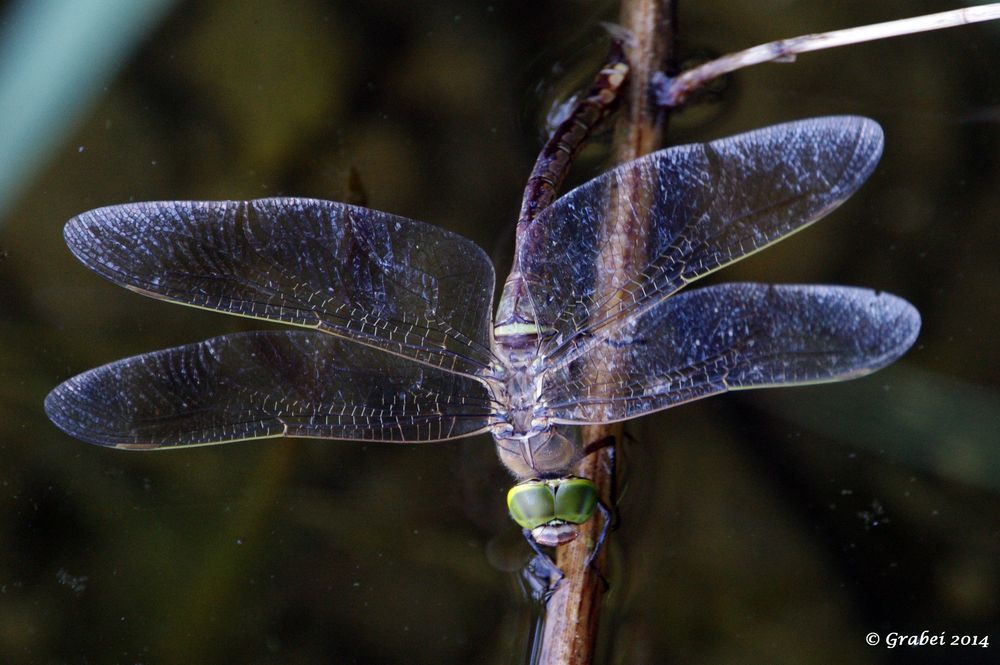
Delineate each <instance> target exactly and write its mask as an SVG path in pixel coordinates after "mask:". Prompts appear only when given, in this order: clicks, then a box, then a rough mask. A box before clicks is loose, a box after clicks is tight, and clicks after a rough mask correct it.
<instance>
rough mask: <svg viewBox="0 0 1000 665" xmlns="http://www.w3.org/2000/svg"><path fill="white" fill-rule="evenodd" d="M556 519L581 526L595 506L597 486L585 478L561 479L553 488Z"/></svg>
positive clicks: (592, 512)
mask: <svg viewBox="0 0 1000 665" xmlns="http://www.w3.org/2000/svg"><path fill="white" fill-rule="evenodd" d="M555 491H556V502H555V517H556V519H559V520H563V521H564V522H570V523H571V524H583V523H584V522H586V521H587V520H589V519H590V516H591V515H593V514H594V508H595V507H596V506H597V485H595V484H594V483H593V482H591V481H590V480H587V479H586V478H563V479H562V480H561V481H560V482H559V483H558V484H556V487H555Z"/></svg>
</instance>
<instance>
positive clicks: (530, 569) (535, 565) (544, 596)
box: [521, 529, 566, 603]
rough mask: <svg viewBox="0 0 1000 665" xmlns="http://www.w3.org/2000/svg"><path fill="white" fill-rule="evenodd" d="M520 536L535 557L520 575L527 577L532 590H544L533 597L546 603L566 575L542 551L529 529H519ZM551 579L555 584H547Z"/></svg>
mask: <svg viewBox="0 0 1000 665" xmlns="http://www.w3.org/2000/svg"><path fill="white" fill-rule="evenodd" d="M521 534H522V535H523V536H524V539H525V540H527V541H528V546H529V547H531V551H533V552H534V553H535V557H534V558H533V559H532V560H531V562H529V563H528V565H526V566H525V567H524V569H523V570H522V574H524V575H527V576H529V584H530V585H531V587H532V588H533V589H544V591H542V592H541V593H538V592H537V591H536V592H535V593H534V595H535V598H536V599H539V600H542V601H543V602H546V603H547V602H548V600H549V598H550V597H552V594H554V593H555V592H556V589H558V588H559V585H560V584H561V583H562V581H563V579H564V578H565V577H566V574H565V573H564V572H563V571H562V569H561V568H559V566H557V565H556V562H555V561H553V560H552V557H550V556H549V555H548V554H546V553H545V552H543V551H542V548H541V547H540V546H539V545H538V543H537V542H535V539H534V538H533V537H532V535H531V530H530V529H521ZM552 577H555V578H556V581H555V584H550V583H549V580H550V579H551V578H552Z"/></svg>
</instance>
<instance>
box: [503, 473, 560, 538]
mask: <svg viewBox="0 0 1000 665" xmlns="http://www.w3.org/2000/svg"><path fill="white" fill-rule="evenodd" d="M507 509H508V510H509V511H510V516H511V518H512V519H513V520H514V521H515V522H517V523H518V525H520V526H521V527H522V528H524V529H534V528H535V527H538V526H542V525H543V524H547V523H549V522H551V521H552V520H554V519H555V518H556V496H555V492H553V490H552V488H551V487H549V485H548V483H546V482H545V481H542V480H529V481H527V482H523V483H520V484H518V485H514V486H513V487H511V488H510V491H509V492H507Z"/></svg>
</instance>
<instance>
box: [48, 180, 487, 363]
mask: <svg viewBox="0 0 1000 665" xmlns="http://www.w3.org/2000/svg"><path fill="white" fill-rule="evenodd" d="M65 236H66V242H67V244H68V245H69V247H70V249H71V250H72V251H73V253H74V254H75V255H76V256H77V258H79V259H80V260H81V261H82V262H83V263H84V264H86V265H87V266H88V267H90V268H91V269H93V270H94V271H96V272H97V273H98V274H100V275H101V276H103V277H106V278H107V279H110V280H111V281H113V282H115V283H117V284H120V285H122V286H125V287H126V288H129V289H132V290H134V291H138V292H140V293H143V294H145V295H149V296H153V297H155V298H161V299H164V300H169V301H172V302H178V303H182V304H187V305H194V306H196V307H203V308H207V309H213V310H219V311H222V312H228V313H230V314H238V315H242V316H249V317H253V318H259V319H267V320H271V321H279V322H283V323H290V324H294V325H299V326H306V327H312V328H318V329H320V330H323V331H324V332H327V333H331V334H333V335H337V336H340V337H346V338H349V339H352V340H354V341H358V342H361V343H363V344H367V345H369V346H373V347H377V348H380V349H382V350H385V351H389V352H390V353H395V354H398V355H402V356H405V357H408V358H412V359H414V360H417V361H419V362H423V363H427V364H430V365H434V366H437V367H442V368H444V369H446V370H449V371H454V372H457V373H461V374H466V375H470V376H471V375H474V374H475V373H476V372H477V370H480V369H482V368H483V367H485V366H487V365H488V364H489V360H490V352H489V323H490V311H489V310H490V305H491V303H492V298H493V282H494V274H493V266H492V264H491V263H490V260H489V258H488V257H487V256H486V255H485V254H484V253H483V251H482V250H481V249H479V247H477V246H476V245H475V244H474V243H473V242H471V241H469V240H466V239H465V238H462V237H461V236H458V235H455V234H453V233H449V232H447V231H445V230H443V229H439V228H437V227H434V226H430V225H428V224H422V223H420V222H416V221H413V220H409V219H405V218H402V217H396V216H394V215H389V214H386V213H382V212H378V211H375V210H369V209H367V208H360V207H357V206H350V205H345V204H341V203H334V202H332V201H319V200H313V199H294V198H276V199H260V200H256V201H206V202H197V201H194V202H185V201H171V202H153V203H132V204H125V205H118V206H111V207H107V208H99V209H97V210H92V211H90V212H87V213H84V214H82V215H80V216H78V217H75V218H74V219H72V220H70V222H69V223H68V224H67V225H66V230H65Z"/></svg>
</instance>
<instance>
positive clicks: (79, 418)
mask: <svg viewBox="0 0 1000 665" xmlns="http://www.w3.org/2000/svg"><path fill="white" fill-rule="evenodd" d="M45 408H46V411H47V413H48V415H49V417H50V418H51V419H52V420H53V421H54V422H55V423H56V424H57V425H58V426H59V427H60V428H61V429H63V430H64V431H66V432H67V433H69V434H71V435H73V436H76V437H78V438H81V439H83V440H85V441H89V442H91V443H97V444H100V445H105V446H113V447H122V448H159V447H171V446H192V445H205V444H212V443H226V442H230V441H240V440H246V439H258V438H268V437H276V436H283V435H284V436H298V437H319V438H335V439H353V440H364V441H393V442H425V441H435V440H442V439H450V438H458V437H462V436H469V435H472V434H475V433H477V432H480V431H483V430H484V429H485V428H486V426H487V423H488V419H489V416H490V415H491V413H492V411H493V407H492V403H491V401H490V399H489V396H488V394H487V391H486V389H485V387H484V386H483V385H482V384H480V383H479V382H478V381H475V380H473V379H470V378H468V377H464V376H461V375H457V374H453V373H449V372H445V371H442V370H440V369H437V368H434V367H429V366H426V365H422V364H419V363H415V362H411V361H408V360H405V359H402V358H398V357H396V356H392V355H390V354H386V353H382V352H381V351H377V350H374V349H367V348H365V347H360V346H358V345H356V344H352V343H350V342H346V341H344V340H339V339H337V338H335V337H331V336H329V335H323V334H320V333H317V332H311V331H266V332H251V333H237V334H232V335H223V336H222V337H216V338H213V339H209V340H206V341H204V342H199V343H197V344H188V345H186V346H180V347H176V348H173V349H166V350H163V351H157V352H153V353H147V354H143V355H140V356H134V357H132V358H125V359H123V360H119V361H116V362H113V363H110V364H108V365H104V366H102V367H98V368H96V369H93V370H90V371H89V372H85V373H83V374H81V375H79V376H76V377H73V378H72V379H69V380H68V381H66V382H65V383H63V384H61V385H60V386H58V387H57V388H56V389H55V390H53V391H52V392H51V393H50V394H49V396H48V397H47V398H46V401H45Z"/></svg>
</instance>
